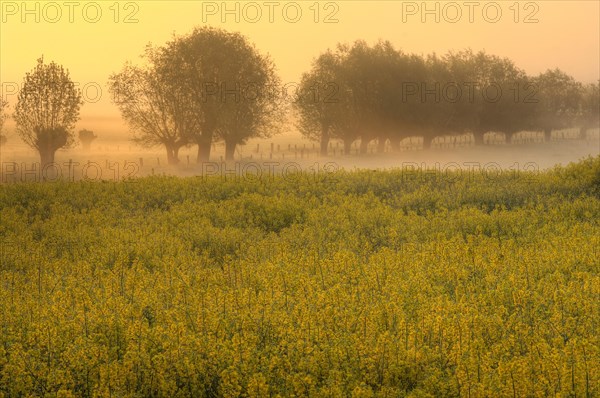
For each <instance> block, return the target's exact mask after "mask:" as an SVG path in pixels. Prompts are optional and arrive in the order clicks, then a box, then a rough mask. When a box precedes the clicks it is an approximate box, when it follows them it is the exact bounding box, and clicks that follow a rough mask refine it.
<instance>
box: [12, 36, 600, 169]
mask: <svg viewBox="0 0 600 398" xmlns="http://www.w3.org/2000/svg"><path fill="white" fill-rule="evenodd" d="M143 59H144V61H145V62H144V64H143V65H141V66H139V65H133V64H131V63H126V64H125V65H124V67H123V68H122V70H121V71H119V72H117V73H114V74H113V75H111V76H110V78H109V91H110V93H111V96H112V100H113V102H114V103H115V104H116V106H117V107H118V108H119V110H120V112H121V114H122V117H123V118H124V119H125V121H126V122H127V123H128V124H129V126H130V128H131V129H132V131H133V134H134V136H133V140H134V141H135V142H137V143H138V144H140V145H142V146H145V147H155V146H163V147H164V148H165V150H166V152H167V159H168V162H169V163H170V164H176V163H178V162H179V151H180V149H181V148H182V147H186V146H190V145H197V148H198V154H197V161H198V162H204V161H208V160H209V159H210V152H211V148H212V145H213V143H215V142H217V141H221V142H224V143H225V156H226V159H227V160H232V159H233V158H234V154H235V151H236V147H237V146H238V145H243V144H245V143H246V142H247V141H248V139H250V138H266V137H270V136H271V135H272V134H274V133H276V132H278V131H280V130H281V129H282V128H283V126H284V123H283V121H284V120H286V117H287V116H288V115H290V114H291V116H292V119H293V120H294V121H295V123H296V126H297V127H298V129H299V130H300V132H301V133H302V134H303V135H304V136H305V137H307V138H309V139H311V140H314V141H318V142H320V149H321V153H322V154H323V155H327V149H328V146H329V143H330V142H331V140H341V141H343V143H344V148H345V153H350V148H351V147H352V145H353V144H354V143H355V142H360V152H361V153H366V152H367V149H368V146H369V144H370V143H372V142H376V143H377V147H378V151H379V152H383V151H384V150H385V148H386V145H388V143H389V144H391V147H392V148H395V149H398V148H399V146H400V142H401V141H402V140H403V139H404V138H406V137H409V136H421V137H423V139H424V147H426V148H428V147H430V146H431V142H432V140H433V138H434V137H436V136H441V135H448V134H465V133H470V134H472V135H473V137H474V139H475V142H476V143H478V144H481V143H483V137H484V134H486V133H487V132H502V133H505V134H506V137H507V139H508V140H510V138H511V137H512V135H513V134H515V133H517V132H519V131H524V130H527V131H544V132H545V137H546V139H547V140H548V139H550V135H551V132H552V130H554V129H564V128H573V127H577V128H579V129H580V133H581V134H584V133H585V132H586V130H588V129H591V128H596V127H598V126H599V125H600V123H599V118H600V116H599V108H600V103H599V100H600V94H599V90H598V83H595V84H589V85H583V84H582V83H580V82H577V81H576V80H575V79H574V78H573V77H571V76H569V75H568V74H566V73H564V72H563V71H561V70H559V69H555V70H548V71H546V72H545V73H542V74H540V75H539V76H528V75H527V74H526V73H525V72H524V71H523V70H521V69H519V68H518V67H517V66H516V65H515V64H514V63H513V62H512V61H511V60H510V59H507V58H501V57H497V56H494V55H489V54H486V53H485V52H483V51H482V52H478V53H475V52H473V51H471V50H464V51H458V52H450V53H448V54H446V55H444V56H438V55H436V54H431V55H427V56H422V55H415V54H408V53H404V52H402V51H400V50H397V49H395V48H394V47H393V46H392V44H391V43H390V42H389V41H380V42H378V43H377V44H375V45H373V46H369V45H367V44H366V43H365V42H364V41H356V42H355V43H353V44H351V45H350V44H346V45H341V44H340V45H338V46H337V48H335V49H333V50H331V49H330V50H327V51H325V52H324V53H322V54H321V55H319V56H318V57H316V58H315V59H314V60H313V63H312V67H311V69H310V71H308V72H306V73H304V74H303V76H302V79H301V81H300V83H299V84H298V85H296V86H294V85H289V84H282V82H281V80H280V78H279V77H278V75H277V73H276V69H275V65H274V63H273V61H272V60H271V58H270V57H269V56H267V55H264V54H261V53H260V52H259V51H258V50H257V49H256V48H255V47H254V45H253V44H251V43H250V42H249V41H248V39H247V38H246V37H244V36H242V35H241V34H239V33H231V32H227V31H225V30H221V29H215V28H210V27H203V28H196V29H195V30H193V31H192V32H191V33H190V34H188V35H184V36H179V37H174V38H173V39H171V40H170V41H169V42H167V43H166V44H165V45H163V46H160V47H155V46H151V45H148V46H147V48H146V50H145V52H144V54H143ZM82 104H83V102H82V100H81V92H80V90H78V89H77V88H76V87H75V85H74V83H73V82H72V81H71V79H70V77H69V73H68V71H67V70H65V69H64V68H63V67H62V66H60V65H57V64H55V63H50V64H44V62H43V59H39V60H38V64H37V66H36V68H35V69H34V70H33V71H32V72H30V73H27V75H26V76H25V79H24V83H23V88H22V90H21V91H20V93H19V97H18V102H17V105H16V107H15V113H14V118H15V121H16V123H17V132H18V133H19V135H20V136H21V138H22V139H23V140H24V141H25V142H26V143H28V144H29V145H30V146H31V147H33V148H35V149H36V150H37V151H38V152H39V153H40V158H41V161H42V164H43V165H45V164H47V163H51V162H53V161H54V153H55V152H56V150H58V149H59V148H65V147H68V146H69V145H71V144H72V143H73V141H74V132H73V129H74V126H75V122H76V121H77V120H78V119H79V110H80V107H81V105H82ZM5 106H6V104H5V103H0V129H1V126H2V124H1V123H2V121H3V120H4V117H3V116H2V115H5V112H3V110H4V109H5ZM79 138H80V140H81V141H82V143H83V144H84V148H87V149H89V145H90V144H91V142H92V141H93V140H94V139H95V138H96V136H95V135H94V133H93V132H89V131H82V132H81V133H80V137H79Z"/></svg>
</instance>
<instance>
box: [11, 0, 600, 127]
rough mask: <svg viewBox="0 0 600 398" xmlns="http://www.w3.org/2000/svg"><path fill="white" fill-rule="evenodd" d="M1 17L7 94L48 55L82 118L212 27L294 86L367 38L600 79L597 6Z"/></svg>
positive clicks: (341, 6) (110, 7) (340, 5)
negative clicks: (315, 64)
mask: <svg viewBox="0 0 600 398" xmlns="http://www.w3.org/2000/svg"><path fill="white" fill-rule="evenodd" d="M227 11H228V12H229V13H227ZM427 11H429V13H427ZM0 12H1V15H0V23H1V26H0V81H1V82H2V88H3V96H4V97H5V98H7V99H8V100H9V102H10V103H11V105H13V106H14V103H15V101H16V95H14V94H11V93H12V92H13V91H14V89H15V87H16V85H17V84H20V83H21V82H22V79H23V76H24V74H25V73H26V72H28V71H30V70H31V69H32V68H33V67H34V66H35V62H36V59H37V58H38V57H40V56H41V55H42V54H43V55H44V58H45V59H46V60H47V61H56V62H58V63H60V64H62V65H64V66H65V67H66V68H68V69H69V70H70V72H71V77H72V79H73V80H74V81H76V82H78V83H79V85H80V87H81V88H85V89H86V92H85V93H84V97H85V99H86V100H87V103H86V104H85V106H84V107H83V108H82V118H86V117H87V118H92V117H93V118H97V117H109V118H112V117H118V115H119V114H118V110H117V109H116V108H115V107H114V106H113V105H112V104H111V103H110V100H109V98H108V92H107V88H106V82H107V79H108V76H109V75H110V74H111V73H113V72H116V71H118V70H119V69H120V68H121V67H122V65H123V64H124V63H125V62H126V61H128V60H130V61H134V62H138V61H139V55H140V54H141V53H142V51H143V49H144V46H145V45H146V44H147V43H148V42H152V43H153V44H162V43H164V42H166V41H167V40H168V39H169V38H170V37H171V36H172V35H173V34H185V33H188V32H189V31H191V30H192V28H193V27H194V26H202V25H211V26H218V27H223V28H226V29H228V30H232V31H239V32H242V33H243V34H245V35H246V36H247V37H248V38H249V39H250V40H251V41H252V42H254V43H255V44H256V46H257V48H258V49H260V50H261V51H264V52H268V53H270V54H271V56H272V58H273V59H274V61H275V63H276V65H277V66H278V69H279V72H280V75H281V77H282V79H283V81H284V82H296V81H298V79H299V77H300V75H301V73H302V72H303V71H306V70H307V69H308V68H309V67H310V63H311V60H312V59H313V58H314V57H315V56H317V55H318V54H320V53H321V52H322V51H324V50H325V49H327V48H329V47H334V46H335V45H336V43H338V42H352V41H354V40H357V39H364V40H366V41H367V42H369V43H373V42H375V41H377V40H378V39H387V40H390V41H391V42H392V43H394V45H395V46H396V47H397V48H400V49H402V50H404V51H406V52H414V53H423V54H427V53H431V52H437V53H445V52H447V51H448V50H452V49H454V50H459V49H464V48H468V47H470V48H472V49H473V50H482V49H485V50H486V51H487V52H488V53H492V54H496V55H501V56H506V57H509V58H511V59H513V60H514V61H515V62H516V64H517V65H518V66H519V67H521V68H523V69H524V70H525V71H526V72H528V73H530V74H537V73H540V72H542V71H544V70H546V69H548V68H555V67H559V68H561V69H562V70H564V71H566V72H567V73H569V74H571V75H573V76H574V77H575V78H576V79H578V80H580V81H583V82H593V81H597V80H598V79H599V78H600V71H599V70H600V64H599V59H600V26H599V21H600V2H599V1H596V0H591V1H554V0H546V1H536V2H531V1H519V2H516V1H514V0H512V1H496V2H493V1H481V2H478V1H457V2H447V1H440V2H436V1H428V2H422V1H416V2H412V1H364V0H362V1H348V0H344V1H337V2H333V1H320V2H316V1H312V0H309V1H296V2H294V1H269V0H267V1H256V2H249V1H242V2H236V1H227V2H223V1H214V2H213V1H153V0H144V1H118V2H117V1H114V0H109V1H55V2H48V1H28V2H23V1H4V0H1V1H0ZM223 19H225V22H224V23H223ZM236 19H238V20H237V21H236ZM436 19H438V20H437V21H436ZM98 90H100V92H98Z"/></svg>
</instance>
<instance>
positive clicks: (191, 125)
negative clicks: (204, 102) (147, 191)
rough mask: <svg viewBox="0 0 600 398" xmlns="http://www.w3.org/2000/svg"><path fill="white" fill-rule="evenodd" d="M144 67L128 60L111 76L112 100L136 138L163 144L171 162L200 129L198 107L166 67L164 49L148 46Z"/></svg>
mask: <svg viewBox="0 0 600 398" xmlns="http://www.w3.org/2000/svg"><path fill="white" fill-rule="evenodd" d="M144 58H145V59H146V60H147V61H148V65H146V66H144V67H139V66H133V65H131V64H129V63H128V64H126V65H125V66H124V67H123V69H122V70H121V72H119V73H116V74H113V75H112V76H111V77H110V80H109V91H110V92H111V94H112V100H113V102H114V103H115V104H116V105H117V107H118V108H119V110H120V111H121V115H122V116H123V118H124V119H125V120H126V121H127V123H128V124H129V126H130V128H131V129H132V130H133V131H134V136H133V141H134V142H136V143H138V144H139V145H141V146H143V147H146V148H151V147H155V146H159V145H162V146H164V147H165V149H166V151H167V161H168V163H169V164H177V163H179V150H180V149H181V148H182V147H183V146H185V145H187V144H188V143H189V142H190V140H191V136H192V134H193V133H194V132H195V131H196V130H197V129H198V121H197V118H196V117H195V116H196V114H195V108H194V106H193V103H192V99H191V98H190V97H189V96H188V93H187V92H186V91H185V90H183V89H182V85H181V84H180V82H178V81H176V80H175V78H174V77H173V74H172V73H170V72H169V69H168V68H166V67H165V65H166V63H167V62H168V61H167V59H166V57H165V50H164V49H154V48H152V47H150V46H148V47H147V48H146V52H145V54H144Z"/></svg>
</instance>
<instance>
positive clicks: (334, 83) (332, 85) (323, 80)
mask: <svg viewBox="0 0 600 398" xmlns="http://www.w3.org/2000/svg"><path fill="white" fill-rule="evenodd" d="M339 83H340V82H339V57H338V56H337V55H336V54H334V53H333V52H331V51H330V50H327V52H325V53H323V54H321V55H320V56H319V57H317V58H316V59H315V60H314V61H313V65H312V69H311V70H310V71H309V72H307V73H304V74H303V75H302V79H301V81H300V87H299V89H298V96H297V98H296V100H295V102H294V103H293V105H294V110H295V111H296V114H297V116H298V118H297V119H298V121H297V124H296V126H297V128H298V130H300V132H301V133H302V135H304V136H305V137H307V138H309V139H311V140H315V141H319V142H320V150H321V155H322V156H327V148H328V147H329V141H330V140H331V134H332V131H331V129H332V127H333V124H334V122H335V120H336V117H338V113H339V111H340V109H339V89H340V84H339Z"/></svg>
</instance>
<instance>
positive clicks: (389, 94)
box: [295, 41, 600, 154]
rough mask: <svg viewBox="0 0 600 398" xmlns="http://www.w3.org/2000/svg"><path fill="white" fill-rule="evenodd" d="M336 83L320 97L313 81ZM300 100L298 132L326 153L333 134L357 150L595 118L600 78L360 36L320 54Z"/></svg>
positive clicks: (593, 123) (594, 122) (582, 123)
mask: <svg viewBox="0 0 600 398" xmlns="http://www.w3.org/2000/svg"><path fill="white" fill-rule="evenodd" d="M330 82H335V83H336V85H335V90H336V91H337V92H338V93H339V95H338V96H337V99H338V100H336V101H325V100H322V101H315V97H314V92H315V91H314V90H313V89H312V88H314V87H320V88H324V87H327V85H328V84H330ZM300 92H302V93H305V96H304V98H302V100H301V101H298V102H297V103H296V106H295V109H296V110H297V111H298V113H299V127H300V130H301V131H302V133H303V134H304V135H305V136H307V137H310V138H312V139H314V140H320V142H321V151H322V153H323V154H326V153H327V146H328V143H329V141H330V140H331V139H340V140H343V141H344V143H345V147H346V152H348V150H349V149H350V146H351V145H352V143H353V142H354V141H356V140H360V143H361V151H362V152H363V153H365V152H366V151H367V146H368V144H369V143H370V142H372V141H373V140H377V142H378V146H379V150H380V151H383V149H384V147H385V144H386V143H387V142H388V141H389V142H391V143H392V147H398V146H399V143H400V141H401V140H402V139H404V138H406V137H408V136H422V137H423V138H424V146H425V147H429V146H430V145H431V141H432V140H433V138H434V137H435V136H440V135H445V134H464V133H472V134H473V136H474V137H475V141H476V143H483V136H484V134H486V133H487V132H491V131H494V132H503V133H505V134H507V135H508V138H510V137H511V136H512V135H513V134H514V133H516V132H519V131H523V130H529V131H544V132H545V135H546V139H547V140H549V139H550V134H551V132H552V130H554V129H564V128H570V127H579V128H580V129H581V132H582V133H585V131H586V130H587V129H589V128H592V127H597V126H598V125H599V112H600V103H599V98H600V95H599V92H598V84H590V85H583V84H581V83H579V82H577V81H575V79H573V78H572V77H571V76H569V75H567V74H566V73H564V72H562V71H560V70H559V69H555V70H548V71H547V72H545V73H542V74H540V75H539V76H536V77H531V76H527V74H526V73H525V72H524V71H522V70H520V69H519V68H517V67H516V66H515V65H514V63H513V62H512V61H511V60H509V59H506V58H500V57H497V56H493V55H489V54H486V53H485V52H479V53H474V52H472V51H470V50H467V51H461V52H451V53H449V54H447V55H445V56H443V57H439V56H437V55H435V54H432V55H429V56H426V57H423V56H417V55H413V54H406V53H403V52H402V51H398V50H396V49H394V48H393V47H392V45H391V44H390V43H389V42H380V43H378V44H376V45H374V46H371V47H370V46H368V45H367V44H366V43H364V42H362V41H358V42H356V43H354V44H353V45H352V46H348V45H340V46H338V48H337V49H336V50H334V51H331V50H330V51H327V52H325V53H323V54H321V55H320V56H319V57H318V58H317V59H316V60H315V61H314V62H313V65H312V69H311V70H310V72H308V73H305V74H304V75H303V78H302V84H301V89H300Z"/></svg>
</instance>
